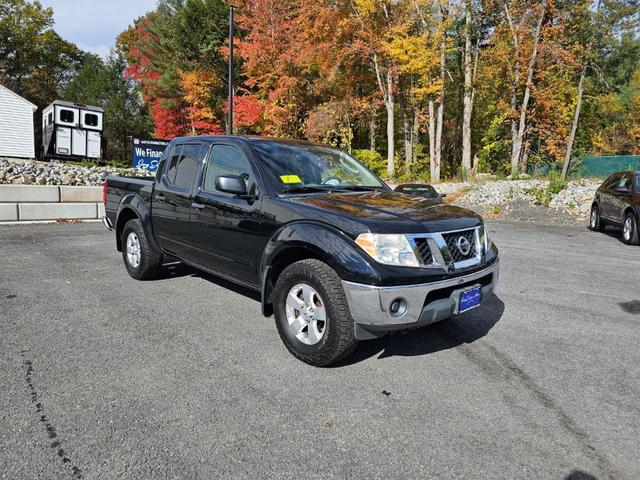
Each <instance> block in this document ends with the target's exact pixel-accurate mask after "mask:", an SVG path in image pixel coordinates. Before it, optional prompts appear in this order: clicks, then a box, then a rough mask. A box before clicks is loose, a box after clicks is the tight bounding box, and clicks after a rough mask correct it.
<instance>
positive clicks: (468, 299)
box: [458, 287, 482, 313]
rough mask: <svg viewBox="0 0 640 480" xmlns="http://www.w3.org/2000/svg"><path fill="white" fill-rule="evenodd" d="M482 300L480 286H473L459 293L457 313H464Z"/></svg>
mask: <svg viewBox="0 0 640 480" xmlns="http://www.w3.org/2000/svg"><path fill="white" fill-rule="evenodd" d="M481 300H482V287H475V288H472V289H470V290H466V291H464V292H462V293H460V303H459V305H458V313H464V312H466V311H468V310H471V309H472V308H475V307H477V306H478V305H480V301H481Z"/></svg>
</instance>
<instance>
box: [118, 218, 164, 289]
mask: <svg viewBox="0 0 640 480" xmlns="http://www.w3.org/2000/svg"><path fill="white" fill-rule="evenodd" d="M130 235H134V237H132V239H133V238H137V239H138V242H139V247H140V248H139V261H138V262H137V265H136V262H133V263H131V262H130V261H129V259H128V254H129V253H130V251H129V245H128V239H129V236H130ZM122 259H123V260H124V265H125V267H126V268H127V272H129V275H131V277H133V278H135V279H136V280H151V279H153V278H156V277H157V276H158V275H159V274H160V272H161V271H162V253H158V252H156V251H155V250H154V249H153V248H151V245H149V241H148V240H147V236H146V235H145V233H144V228H142V222H141V221H140V220H138V219H137V218H136V219H134V220H129V221H128V222H127V223H126V224H125V226H124V228H123V229H122Z"/></svg>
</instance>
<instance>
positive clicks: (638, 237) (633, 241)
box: [622, 212, 640, 245]
mask: <svg viewBox="0 0 640 480" xmlns="http://www.w3.org/2000/svg"><path fill="white" fill-rule="evenodd" d="M627 222H629V223H630V227H631V231H630V233H629V236H626V234H625V230H624V229H625V228H626V226H627ZM622 228H623V230H622V241H623V242H624V243H626V244H627V245H640V233H639V232H638V220H637V219H636V216H635V215H634V214H633V213H631V212H627V214H626V215H625V216H624V223H623V224H622Z"/></svg>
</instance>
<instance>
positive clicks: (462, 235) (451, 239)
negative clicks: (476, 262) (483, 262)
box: [442, 230, 478, 263]
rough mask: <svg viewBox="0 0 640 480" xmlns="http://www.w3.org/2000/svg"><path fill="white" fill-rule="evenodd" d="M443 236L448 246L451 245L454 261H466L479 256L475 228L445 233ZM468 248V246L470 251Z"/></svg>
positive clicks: (450, 250) (450, 249) (450, 251)
mask: <svg viewBox="0 0 640 480" xmlns="http://www.w3.org/2000/svg"><path fill="white" fill-rule="evenodd" d="M442 238H444V241H445V242H446V243H447V247H449V253H450V254H451V259H452V260H453V261H454V263H458V262H464V261H465V260H471V259H474V258H476V257H477V255H478V251H477V249H476V231H475V230H463V231H461V232H452V233H443V234H442ZM465 240H466V242H465ZM466 248H468V252H467V251H466Z"/></svg>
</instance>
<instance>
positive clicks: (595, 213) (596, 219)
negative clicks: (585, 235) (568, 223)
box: [589, 205, 604, 232]
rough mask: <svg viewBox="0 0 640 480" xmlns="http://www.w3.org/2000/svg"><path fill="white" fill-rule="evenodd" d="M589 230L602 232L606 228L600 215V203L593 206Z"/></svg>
mask: <svg viewBox="0 0 640 480" xmlns="http://www.w3.org/2000/svg"><path fill="white" fill-rule="evenodd" d="M589 230H593V231H594V232H602V231H603V230H604V223H603V222H602V218H601V217H600V209H599V208H598V205H594V206H592V207H591V216H590V217H589Z"/></svg>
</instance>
